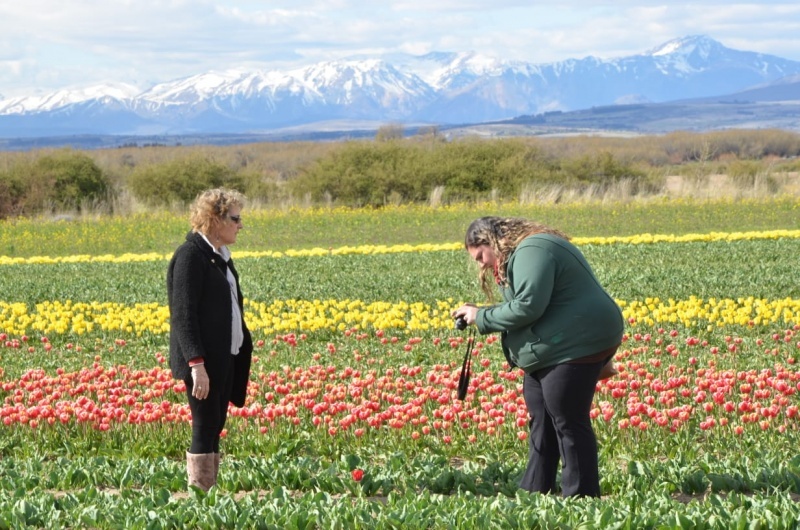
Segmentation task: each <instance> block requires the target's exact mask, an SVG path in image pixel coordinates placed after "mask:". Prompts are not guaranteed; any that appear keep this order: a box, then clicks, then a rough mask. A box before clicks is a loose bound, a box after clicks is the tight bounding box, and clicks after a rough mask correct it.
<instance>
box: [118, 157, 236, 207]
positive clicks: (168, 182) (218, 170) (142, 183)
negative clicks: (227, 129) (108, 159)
mask: <svg viewBox="0 0 800 530" xmlns="http://www.w3.org/2000/svg"><path fill="white" fill-rule="evenodd" d="M241 184H242V182H241V178H239V177H238V176H237V175H236V173H235V172H234V171H233V170H231V169H230V168H229V167H227V166H225V165H223V164H220V163H217V162H215V161H213V160H211V159H209V158H206V157H204V156H190V157H186V158H180V159H177V160H173V161H169V162H165V163H160V164H155V165H150V166H144V167H140V168H137V169H136V170H134V171H133V172H132V173H131V175H130V177H129V178H128V186H129V187H130V189H131V191H132V192H133V195H134V196H135V197H136V198H137V199H138V200H140V201H142V202H144V203H145V204H148V205H153V206H157V205H170V204H173V203H183V204H186V203H189V202H191V201H192V200H194V198H195V197H197V195H198V194H199V193H200V192H201V191H203V190H206V189H209V188H217V187H221V186H226V187H230V188H235V189H241Z"/></svg>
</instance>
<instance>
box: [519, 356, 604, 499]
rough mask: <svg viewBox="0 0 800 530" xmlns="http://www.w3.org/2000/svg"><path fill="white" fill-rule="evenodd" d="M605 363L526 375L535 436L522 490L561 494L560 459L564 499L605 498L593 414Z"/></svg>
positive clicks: (527, 401)
mask: <svg viewBox="0 0 800 530" xmlns="http://www.w3.org/2000/svg"><path fill="white" fill-rule="evenodd" d="M603 364H605V362H604V361H602V362H597V363H587V364H570V363H566V364H558V365H556V366H551V367H549V368H544V369H542V370H538V371H536V372H533V373H532V374H525V380H524V382H523V386H522V389H523V390H522V392H523V395H524V396H525V404H526V405H527V406H528V413H529V414H530V415H531V421H530V429H531V434H530V438H529V439H528V444H529V448H528V467H527V469H526V470H525V474H524V475H523V477H522V480H521V481H520V488H522V489H525V490H528V491H536V492H541V493H553V492H555V491H556V474H557V471H558V462H559V458H560V459H561V461H562V469H561V493H562V495H563V496H565V497H568V496H573V495H577V496H590V497H599V496H600V477H599V472H598V463H597V439H596V438H595V435H594V430H593V429H592V423H591V418H590V417H589V412H590V410H591V407H592V400H593V399H594V391H595V386H596V385H597V377H598V375H599V374H600V368H602V367H603Z"/></svg>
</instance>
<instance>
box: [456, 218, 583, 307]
mask: <svg viewBox="0 0 800 530" xmlns="http://www.w3.org/2000/svg"><path fill="white" fill-rule="evenodd" d="M534 234H552V235H554V236H557V237H560V238H562V239H566V240H567V241H569V239H570V238H569V236H568V235H566V234H565V233H564V232H562V231H560V230H556V229H555V228H551V227H549V226H547V225H543V224H541V223H537V222H535V221H530V220H528V219H523V218H521V217H493V216H488V217H480V218H478V219H475V220H474V221H472V223H470V225H469V227H468V228H467V234H466V236H465V237H464V247H466V248H467V249H469V248H472V247H479V246H481V245H489V247H491V249H492V250H493V251H494V253H495V255H496V256H497V265H496V268H495V270H494V271H490V270H489V269H484V268H481V269H480V271H479V272H478V280H479V282H480V285H481V290H483V292H484V293H486V296H487V298H488V299H489V301H492V300H493V299H494V293H495V285H494V284H495V282H498V283H500V284H505V283H506V282H507V278H506V263H508V258H509V256H511V253H512V252H514V250H515V249H516V248H517V245H519V244H520V242H521V241H522V240H523V239H525V238H526V237H528V236H532V235H534Z"/></svg>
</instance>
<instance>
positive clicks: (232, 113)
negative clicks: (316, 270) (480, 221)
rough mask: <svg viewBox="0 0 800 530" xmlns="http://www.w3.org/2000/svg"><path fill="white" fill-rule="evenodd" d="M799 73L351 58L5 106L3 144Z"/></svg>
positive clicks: (570, 101)
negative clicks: (7, 139) (8, 139)
mask: <svg viewBox="0 0 800 530" xmlns="http://www.w3.org/2000/svg"><path fill="white" fill-rule="evenodd" d="M795 75H800V62H797V61H790V60H787V59H782V58H780V57H777V56H771V55H764V54H760V53H755V52H748V51H739V50H733V49H730V48H727V47H725V46H723V45H722V44H721V43H719V42H717V41H715V40H713V39H711V38H709V37H707V36H704V35H693V36H688V37H681V38H677V39H673V40H670V41H668V42H665V43H663V44H661V45H659V46H656V47H653V48H651V49H650V50H647V51H645V52H643V53H640V54H636V55H631V56H626V57H620V58H615V59H600V58H597V57H592V56H587V57H584V58H580V59H567V60H564V61H559V62H553V63H546V64H532V63H525V62H520V61H507V60H502V59H498V58H494V57H488V56H484V55H481V54H478V53H475V52H431V53H429V54H425V55H421V56H413V55H407V54H394V55H391V56H385V57H360V58H358V57H354V58H349V59H340V60H336V61H329V62H323V63H317V64H312V65H309V66H304V67H300V68H295V69H291V70H286V71H278V70H270V71H266V70H255V71H253V70H243V69H228V70H220V71H210V72H206V73H202V74H197V75H194V76H188V77H184V78H181V79H176V80H172V81H167V82H163V83H159V84H156V85H154V86H151V87H149V88H146V89H144V90H141V89H137V88H136V87H132V86H130V85H125V84H122V83H106V84H103V85H96V86H94V87H82V88H79V89H76V90H72V91H70V90H59V91H55V92H53V93H51V94H47V95H44V96H31V97H17V98H9V99H3V100H0V136H2V137H41V136H58V135H64V134H67V135H75V134H100V135H147V134H157V135H187V134H189V135H192V134H271V133H273V132H275V131H279V130H282V129H287V128H292V127H308V126H311V125H312V124H314V123H326V122H327V123H330V122H335V121H356V122H373V123H376V124H380V123H387V122H391V123H399V124H403V125H409V124H423V125H425V124H428V125H432V126H441V127H454V126H458V125H463V124H470V123H473V124H479V123H485V122H497V121H501V120H512V119H514V118H517V117H520V116H536V115H541V114H544V113H551V112H561V113H569V112H575V111H580V110H582V109H590V108H595V107H605V106H609V105H615V104H620V103H622V104H630V103H637V104H639V103H655V104H658V103H664V102H667V101H674V100H690V99H702V98H714V97H718V95H719V94H733V93H736V92H739V91H742V90H746V89H749V88H751V87H755V86H769V84H771V83H774V82H777V81H778V80H780V79H785V78H791V76H795ZM787 87H789V88H788V89H787V90H789V91H791V87H792V85H791V84H790V83H787ZM137 91H138V92H137ZM796 99H800V96H798V98H796Z"/></svg>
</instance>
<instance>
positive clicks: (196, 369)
mask: <svg viewBox="0 0 800 530" xmlns="http://www.w3.org/2000/svg"><path fill="white" fill-rule="evenodd" d="M192 382H193V383H194V384H193V385H192V396H194V397H195V398H196V399H205V398H207V397H208V390H209V386H210V385H209V380H208V372H206V367H205V365H203V364H196V365H194V366H192Z"/></svg>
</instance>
